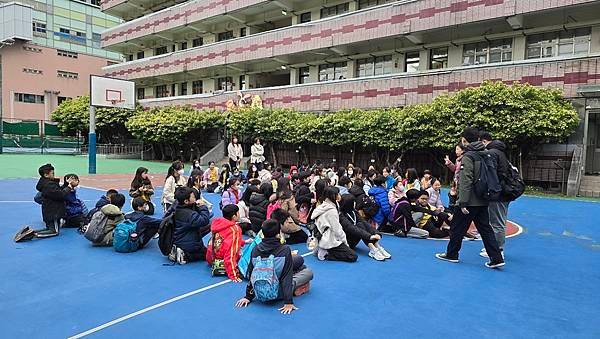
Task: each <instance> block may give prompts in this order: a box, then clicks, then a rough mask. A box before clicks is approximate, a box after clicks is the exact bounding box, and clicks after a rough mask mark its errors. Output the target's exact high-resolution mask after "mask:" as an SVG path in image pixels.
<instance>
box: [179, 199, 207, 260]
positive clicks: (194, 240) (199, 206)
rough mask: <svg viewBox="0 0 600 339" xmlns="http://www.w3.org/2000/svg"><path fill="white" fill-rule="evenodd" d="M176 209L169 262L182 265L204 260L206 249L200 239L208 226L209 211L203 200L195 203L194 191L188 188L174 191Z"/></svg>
mask: <svg viewBox="0 0 600 339" xmlns="http://www.w3.org/2000/svg"><path fill="white" fill-rule="evenodd" d="M175 199H176V200H177V207H175V211H174V212H173V213H175V214H174V215H173V220H174V226H175V227H174V230H173V248H172V249H171V253H170V254H169V260H171V261H174V262H175V261H176V262H177V263H178V264H180V265H184V264H186V263H187V262H191V261H200V260H204V258H206V247H204V243H203V242H202V237H203V236H204V234H206V228H208V226H209V224H210V211H209V210H208V207H206V206H205V205H204V202H203V200H198V201H196V195H195V194H194V191H193V190H192V189H191V188H189V187H179V188H177V189H176V190H175Z"/></svg>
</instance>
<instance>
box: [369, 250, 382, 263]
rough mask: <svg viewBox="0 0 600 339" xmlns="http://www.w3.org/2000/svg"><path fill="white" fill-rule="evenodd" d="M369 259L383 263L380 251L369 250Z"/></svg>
mask: <svg viewBox="0 0 600 339" xmlns="http://www.w3.org/2000/svg"><path fill="white" fill-rule="evenodd" d="M369 257H371V258H373V259H375V260H377V261H384V260H385V257H384V256H383V254H381V252H380V251H378V250H370V251H369Z"/></svg>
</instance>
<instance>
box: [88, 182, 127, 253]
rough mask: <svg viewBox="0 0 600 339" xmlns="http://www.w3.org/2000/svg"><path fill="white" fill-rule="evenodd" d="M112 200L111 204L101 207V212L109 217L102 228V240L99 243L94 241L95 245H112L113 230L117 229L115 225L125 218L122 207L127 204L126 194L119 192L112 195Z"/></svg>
mask: <svg viewBox="0 0 600 339" xmlns="http://www.w3.org/2000/svg"><path fill="white" fill-rule="evenodd" d="M110 201H111V203H110V204H107V205H104V206H103V207H102V208H101V209H100V212H102V213H103V214H104V215H106V216H107V217H108V221H107V222H106V224H105V225H104V228H103V229H102V234H103V237H102V240H100V242H97V243H92V244H93V245H94V246H112V245H113V231H114V230H115V227H117V225H118V224H119V223H121V221H123V220H124V219H125V215H124V214H123V212H122V211H121V208H123V205H125V196H124V195H123V194H121V193H117V194H115V195H113V196H112V197H111V199H110Z"/></svg>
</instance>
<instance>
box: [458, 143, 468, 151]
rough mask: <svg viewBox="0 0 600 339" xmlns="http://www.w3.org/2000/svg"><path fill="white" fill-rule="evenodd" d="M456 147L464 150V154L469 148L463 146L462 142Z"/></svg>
mask: <svg viewBox="0 0 600 339" xmlns="http://www.w3.org/2000/svg"><path fill="white" fill-rule="evenodd" d="M456 147H458V148H460V149H461V150H463V152H464V151H465V150H466V149H467V147H466V146H465V145H463V143H462V142H459V143H458V144H456Z"/></svg>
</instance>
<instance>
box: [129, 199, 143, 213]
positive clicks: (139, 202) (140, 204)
mask: <svg viewBox="0 0 600 339" xmlns="http://www.w3.org/2000/svg"><path fill="white" fill-rule="evenodd" d="M145 204H146V200H144V198H142V197H137V198H134V199H133V201H132V202H131V207H133V210H134V211H137V210H138V208H140V207H144V205H145Z"/></svg>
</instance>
